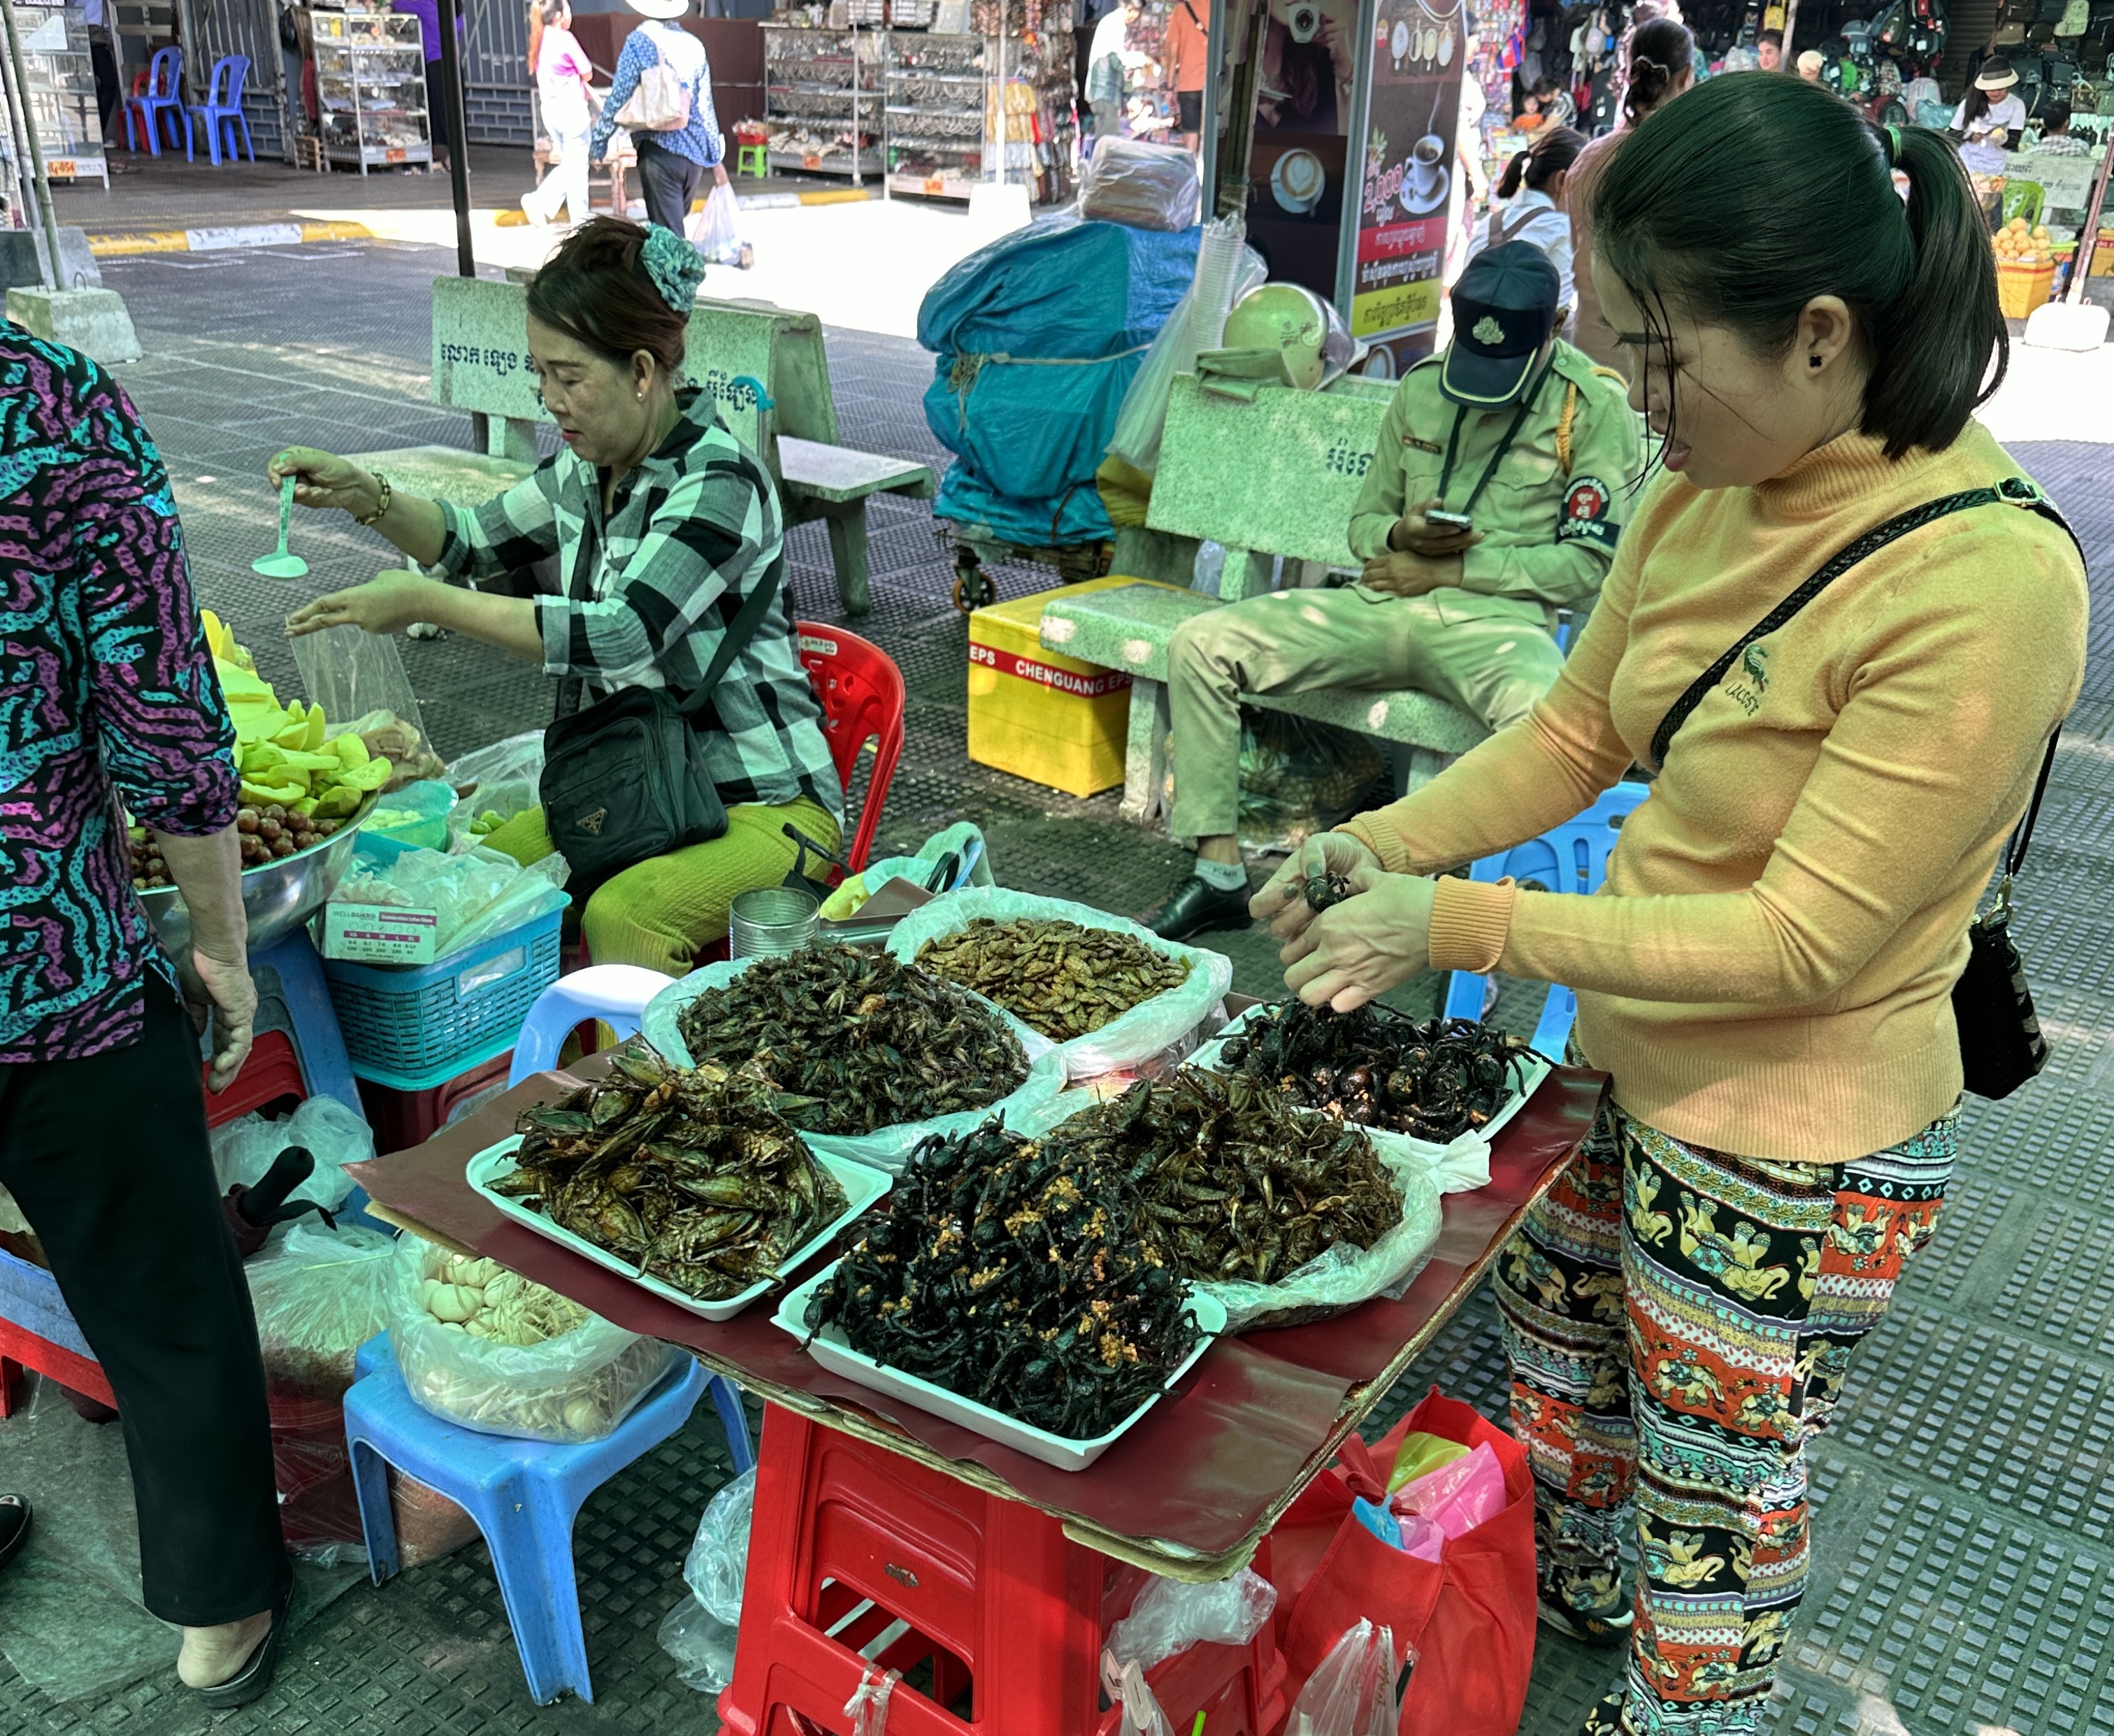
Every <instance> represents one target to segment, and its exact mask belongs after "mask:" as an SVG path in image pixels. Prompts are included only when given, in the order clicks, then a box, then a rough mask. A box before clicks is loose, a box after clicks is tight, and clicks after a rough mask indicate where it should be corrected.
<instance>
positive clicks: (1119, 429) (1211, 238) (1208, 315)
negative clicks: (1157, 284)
mask: <svg viewBox="0 0 2114 1736" xmlns="http://www.w3.org/2000/svg"><path fill="white" fill-rule="evenodd" d="M1088 172H1089V173H1091V168H1090V169H1089V171H1088ZM1246 240H1247V222H1245V221H1244V220H1243V219H1242V218H1239V217H1215V218H1212V219H1211V220H1210V222H1208V223H1206V224H1205V225H1204V240H1203V243H1202V245H1201V246H1199V247H1198V249H1197V276H1196V277H1195V279H1194V280H1193V281H1192V282H1191V284H1190V286H1189V289H1188V292H1187V294H1186V295H1183V298H1182V300H1181V301H1180V302H1179V303H1178V305H1176V307H1175V309H1174V312H1173V313H1172V314H1169V316H1168V318H1167V323H1166V324H1165V325H1164V326H1162V327H1161V328H1160V336H1159V337H1155V339H1153V341H1152V347H1151V349H1150V350H1147V351H1146V357H1145V362H1144V364H1143V365H1142V367H1140V368H1139V369H1138V370H1137V378H1134V379H1133V380H1132V382H1130V389H1129V391H1128V392H1125V393H1124V394H1123V409H1122V411H1121V412H1120V413H1119V415H1117V417H1116V431H1115V433H1114V436H1113V437H1111V438H1110V441H1109V453H1110V456H1111V457H1114V458H1119V459H1121V460H1123V462H1124V463H1125V464H1127V465H1130V466H1131V467H1132V468H1133V469H1137V470H1142V472H1144V474H1146V475H1147V476H1151V475H1152V474H1154V473H1155V471H1156V470H1157V469H1159V467H1160V436H1161V434H1162V433H1164V432H1165V429H1166V427H1167V400H1168V396H1169V393H1170V392H1173V391H1174V381H1175V377H1176V376H1177V375H1178V374H1184V373H1191V372H1192V371H1193V370H1194V369H1195V368H1196V366H1197V352H1198V351H1199V350H1215V349H1217V348H1218V346H1219V340H1220V338H1221V337H1223V336H1224V332H1225V325H1226V314H1227V311H1228V309H1230V308H1231V307H1232V306H1233V303H1234V302H1235V301H1236V300H1238V299H1239V298H1240V297H1241V296H1242V295H1246V294H1247V292H1248V291H1250V290H1251V289H1255V288H1256V287H1258V286H1260V285H1261V284H1263V283H1265V282H1267V281H1268V280H1269V277H1270V268H1269V267H1268V266H1267V265H1265V264H1264V263H1263V261H1262V256H1261V254H1258V253H1256V251H1255V250H1253V249H1252V248H1251V247H1249V246H1247V245H1246Z"/></svg>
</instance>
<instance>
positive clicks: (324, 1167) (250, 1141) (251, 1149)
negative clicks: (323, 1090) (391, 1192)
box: [213, 1096, 374, 1212]
mask: <svg viewBox="0 0 2114 1736" xmlns="http://www.w3.org/2000/svg"><path fill="white" fill-rule="evenodd" d="M290 1145H300V1146H306V1147H308V1150H309V1155H310V1156H311V1157H313V1158H314V1159H315V1160H316V1166H315V1169H314V1171H313V1173H312V1174H311V1175H309V1179H307V1180H306V1181H304V1182H303V1183H302V1184H300V1186H299V1187H298V1188H296V1189H294V1191H293V1193H292V1194H291V1198H295V1199H306V1200H313V1201H314V1202H315V1203H316V1204H318V1205H319V1206H321V1207H323V1209H324V1210H325V1211H327V1212H335V1211H336V1210H337V1208H338V1207H340V1206H341V1205H343V1204H344V1203H345V1196H346V1195H347V1194H349V1193H351V1192H352V1178H351V1177H350V1175H346V1174H345V1166H346V1165H347V1164H352V1163H364V1162H366V1161H368V1159H369V1158H371V1157H373V1155H374V1133H373V1129H371V1128H369V1127H368V1125H367V1123H366V1122H365V1121H364V1120H363V1119H361V1117H360V1116H359V1115H356V1114H355V1113H354V1112H353V1111H351V1110H350V1109H348V1108H346V1107H345V1105H344V1104H342V1103H341V1102H338V1100H337V1099H336V1097H324V1096H317V1097H305V1098H304V1099H303V1100H302V1102H301V1106H300V1108H298V1109H296V1110H295V1111H294V1112H293V1114H291V1115H288V1116H286V1118H285V1119H284V1120H277V1121H268V1120H266V1119H265V1118H264V1117H263V1115H238V1116H236V1119H235V1120H232V1121H229V1122H226V1123H223V1124H222V1125H221V1126H218V1127H216V1128H215V1129H213V1175H214V1177H215V1179H217V1181H218V1182H219V1184H220V1191H221V1192H222V1193H226V1192H227V1190H228V1189H230V1188H231V1187H232V1186H234V1185H235V1184H236V1182H238V1181H239V1182H240V1183H241V1184H243V1185H244V1186H245V1187H246V1188H254V1187H255V1186H256V1185H257V1184H258V1183H259V1182H260V1181H262V1180H263V1179H264V1173H265V1171H266V1170H269V1169H270V1168H271V1167H272V1159H274V1158H275V1157H277V1156H278V1155H279V1153H280V1152H283V1151H285V1150H286V1147H288V1146H290Z"/></svg>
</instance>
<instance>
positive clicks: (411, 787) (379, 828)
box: [359, 777, 455, 850]
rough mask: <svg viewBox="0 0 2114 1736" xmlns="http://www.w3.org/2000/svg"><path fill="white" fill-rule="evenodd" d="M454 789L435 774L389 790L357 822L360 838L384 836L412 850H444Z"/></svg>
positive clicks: (453, 806)
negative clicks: (400, 787) (365, 815)
mask: <svg viewBox="0 0 2114 1736" xmlns="http://www.w3.org/2000/svg"><path fill="white" fill-rule="evenodd" d="M454 812H455V790H453V789H452V788H451V787H450V786H448V785H447V784H445V783H443V782H442V781H440V780H439V779H437V778H430V777H422V778H420V779H419V780H418V781H417V782H415V783H410V784H406V785H405V786H404V787H403V788H402V789H400V790H392V791H391V793H390V794H389V795H387V796H386V797H385V798H383V799H382V800H381V801H380V802H378V803H377V804H375V806H374V807H373V808H372V809H371V810H370V811H369V812H368V816H367V818H365V819H364V820H362V821H361V822H359V833H360V836H362V837H364V838H387V839H388V840H389V841H390V842H391V843H392V844H401V845H406V846H408V847H409V848H410V849H413V850H446V848H447V847H448V818H449V816H450V815H451V814H452V813H454Z"/></svg>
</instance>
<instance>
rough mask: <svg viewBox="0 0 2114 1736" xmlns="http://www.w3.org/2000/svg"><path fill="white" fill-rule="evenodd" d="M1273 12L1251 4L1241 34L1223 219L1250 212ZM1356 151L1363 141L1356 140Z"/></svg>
mask: <svg viewBox="0 0 2114 1736" xmlns="http://www.w3.org/2000/svg"><path fill="white" fill-rule="evenodd" d="M1269 22H1270V9H1269V7H1267V6H1265V4H1264V3H1263V0H1247V16H1246V17H1244V18H1243V19H1242V21H1241V25H1240V31H1241V38H1242V46H1243V48H1244V50H1245V52H1244V53H1242V57H1241V59H1240V60H1239V62H1238V63H1237V64H1236V65H1235V66H1234V67H1233V90H1232V92H1231V94H1230V97H1229V102H1228V104H1227V115H1226V120H1227V123H1228V124H1227V127H1226V131H1225V134H1224V136H1223V137H1222V138H1220V140H1219V204H1218V211H1217V214H1218V215H1219V216H1220V217H1245V216H1247V208H1248V158H1249V155H1250V154H1251V153H1252V152H1253V150H1254V149H1255V124H1256V100H1257V98H1259V97H1260V95H1261V92H1260V91H1259V90H1258V89H1257V88H1256V86H1257V85H1258V83H1259V81H1260V79H1261V71H1262V43H1263V30H1264V27H1265V25H1268V23H1269ZM1350 144H1351V145H1352V147H1354V148H1361V147H1360V146H1359V141H1358V140H1356V139H1353V140H1351V141H1350Z"/></svg>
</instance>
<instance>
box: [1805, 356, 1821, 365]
mask: <svg viewBox="0 0 2114 1736" xmlns="http://www.w3.org/2000/svg"><path fill="white" fill-rule="evenodd" d="M1805 365H1806V366H1807V367H1809V368H1818V367H1819V365H1820V358H1819V356H1817V355H1809V356H1808V357H1806V359H1805Z"/></svg>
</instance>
